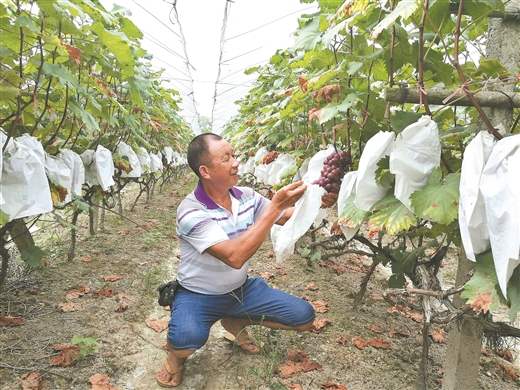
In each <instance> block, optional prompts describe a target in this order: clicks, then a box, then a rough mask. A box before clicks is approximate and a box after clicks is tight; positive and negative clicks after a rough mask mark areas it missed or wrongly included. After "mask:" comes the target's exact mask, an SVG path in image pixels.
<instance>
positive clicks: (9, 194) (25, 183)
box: [0, 140, 53, 221]
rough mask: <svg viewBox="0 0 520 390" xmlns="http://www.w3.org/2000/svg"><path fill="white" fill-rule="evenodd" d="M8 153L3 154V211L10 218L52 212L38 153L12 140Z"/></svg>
mask: <svg viewBox="0 0 520 390" xmlns="http://www.w3.org/2000/svg"><path fill="white" fill-rule="evenodd" d="M30 144H31V145H32V146H37V145H34V144H33V143H32V142H30ZM39 146H40V147H41V144H39ZM37 149H38V150H40V148H39V147H37ZM41 150H43V147H42V149H41ZM9 155H10V156H7V155H4V160H3V164H2V185H1V186H0V193H1V194H2V198H3V201H4V204H3V205H2V211H3V212H4V213H6V214H8V215H9V221H12V220H13V219H17V218H24V217H29V216H31V215H37V214H42V213H47V212H50V211H52V209H53V204H52V198H51V192H50V188H49V182H48V181H47V176H46V175H45V168H44V164H43V161H42V160H41V157H40V154H39V153H38V152H35V151H33V150H32V149H30V148H29V147H28V146H26V145H24V144H22V143H20V142H18V141H16V140H15V141H14V142H13V143H12V147H11V148H9Z"/></svg>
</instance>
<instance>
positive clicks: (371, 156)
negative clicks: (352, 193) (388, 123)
mask: <svg viewBox="0 0 520 390" xmlns="http://www.w3.org/2000/svg"><path fill="white" fill-rule="evenodd" d="M394 138H395V135H394V133H392V132H390V131H380V132H379V133H377V134H376V135H374V136H373V137H372V138H370V139H369V140H368V142H367V144H366V145H365V149H364V150H363V153H362V154H361V158H360V159H359V166H358V174H357V180H356V198H355V199H354V204H355V205H356V207H357V208H359V209H361V210H364V211H369V210H370V208H371V207H372V206H373V205H374V204H375V203H376V202H378V201H379V200H381V199H382V198H383V197H384V196H385V194H386V192H387V191H388V189H389V188H390V185H391V184H392V179H393V175H387V176H388V177H386V178H385V179H384V180H383V182H381V183H377V182H376V170H377V163H378V162H379V160H381V159H382V158H383V157H385V156H388V155H389V154H390V151H391V150H392V144H393V142H394Z"/></svg>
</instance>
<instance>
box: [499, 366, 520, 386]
mask: <svg viewBox="0 0 520 390" xmlns="http://www.w3.org/2000/svg"><path fill="white" fill-rule="evenodd" d="M496 365H497V366H498V367H500V368H502V369H503V370H504V372H505V373H506V374H507V375H509V376H510V377H511V379H512V380H513V381H515V382H518V380H519V379H520V378H519V377H518V374H517V373H516V372H515V371H514V370H513V369H512V368H509V367H507V366H506V365H505V364H504V363H502V362H496Z"/></svg>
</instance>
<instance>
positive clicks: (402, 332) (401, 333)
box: [388, 330, 410, 337]
mask: <svg viewBox="0 0 520 390" xmlns="http://www.w3.org/2000/svg"><path fill="white" fill-rule="evenodd" d="M388 336H390V337H395V336H401V337H410V332H407V331H406V330H391V331H390V332H388Z"/></svg>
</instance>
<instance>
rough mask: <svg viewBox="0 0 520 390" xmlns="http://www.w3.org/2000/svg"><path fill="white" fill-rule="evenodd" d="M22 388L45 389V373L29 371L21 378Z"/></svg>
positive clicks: (30, 389)
mask: <svg viewBox="0 0 520 390" xmlns="http://www.w3.org/2000/svg"><path fill="white" fill-rule="evenodd" d="M20 384H21V385H22V390H43V388H44V387H43V375H42V374H41V373H39V372H36V371H32V372H28V373H27V374H25V375H24V376H22V377H21V378H20Z"/></svg>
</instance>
